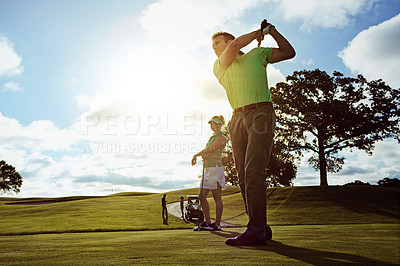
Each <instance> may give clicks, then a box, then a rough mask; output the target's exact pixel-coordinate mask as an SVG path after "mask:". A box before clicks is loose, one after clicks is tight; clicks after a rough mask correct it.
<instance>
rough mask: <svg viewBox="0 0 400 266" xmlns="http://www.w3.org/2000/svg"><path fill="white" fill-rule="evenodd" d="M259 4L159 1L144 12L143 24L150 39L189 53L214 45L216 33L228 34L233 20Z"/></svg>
mask: <svg viewBox="0 0 400 266" xmlns="http://www.w3.org/2000/svg"><path fill="white" fill-rule="evenodd" d="M258 3H260V1H259V0H220V1H214V0H204V1H197V0H160V1H158V2H156V3H153V4H150V5H149V6H148V7H147V8H146V10H144V11H143V17H142V18H141V20H140V23H141V25H142V27H143V28H144V29H145V30H147V31H148V34H149V36H150V37H151V38H154V39H156V40H160V41H162V42H164V43H166V44H168V45H169V46H170V47H173V48H176V49H180V50H186V51H188V50H189V51H190V50H195V49H196V48H198V47H200V46H203V45H211V39H210V38H211V35H212V34H213V33H214V32H216V31H219V30H221V29H222V28H224V29H225V30H229V28H232V26H233V25H234V24H235V22H234V19H236V18H237V17H239V16H240V15H241V14H243V12H244V11H246V10H247V9H249V8H252V7H255V6H256V5H257V4H258ZM220 27H222V28H220Z"/></svg>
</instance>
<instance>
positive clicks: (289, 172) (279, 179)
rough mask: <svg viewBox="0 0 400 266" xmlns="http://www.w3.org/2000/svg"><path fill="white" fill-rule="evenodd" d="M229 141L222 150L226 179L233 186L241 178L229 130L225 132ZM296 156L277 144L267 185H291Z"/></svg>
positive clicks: (269, 166) (294, 172) (273, 151)
mask: <svg viewBox="0 0 400 266" xmlns="http://www.w3.org/2000/svg"><path fill="white" fill-rule="evenodd" d="M223 133H224V135H225V137H227V138H228V142H227V144H226V147H225V149H224V151H223V152H222V157H221V160H222V165H223V166H224V169H225V180H226V182H227V183H228V184H231V185H233V186H238V185H239V178H238V174H237V171H236V167H235V162H234V159H233V151H232V146H231V144H230V140H229V139H230V138H229V134H228V132H226V131H224V132H223ZM294 160H295V157H294V156H293V155H292V154H290V153H289V152H288V151H287V150H285V147H284V146H282V145H279V144H275V145H274V146H273V149H272V154H271V158H270V163H269V165H268V167H267V168H266V171H267V180H266V182H267V185H268V186H269V187H278V186H281V185H282V186H290V185H292V180H293V179H295V178H296V172H297V167H296V166H295V164H294Z"/></svg>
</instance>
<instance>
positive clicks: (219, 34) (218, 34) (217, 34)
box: [211, 31, 235, 42]
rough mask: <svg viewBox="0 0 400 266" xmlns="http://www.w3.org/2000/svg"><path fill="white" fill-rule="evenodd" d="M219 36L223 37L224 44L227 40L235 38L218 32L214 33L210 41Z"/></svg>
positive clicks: (223, 32)
mask: <svg viewBox="0 0 400 266" xmlns="http://www.w3.org/2000/svg"><path fill="white" fill-rule="evenodd" d="M221 35H222V36H224V38H225V41H226V42H227V41H229V40H234V39H235V36H233V35H232V34H230V33H228V32H225V31H219V32H216V33H214V34H213V35H212V36H211V40H214V39H215V38H216V37H218V36H221Z"/></svg>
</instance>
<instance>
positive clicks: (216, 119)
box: [208, 117, 223, 125]
mask: <svg viewBox="0 0 400 266" xmlns="http://www.w3.org/2000/svg"><path fill="white" fill-rule="evenodd" d="M211 121H214V122H215V123H217V124H221V125H222V124H223V123H222V121H221V120H219V119H218V118H216V117H214V118H212V119H211V120H210V121H208V123H209V124H210V122H211Z"/></svg>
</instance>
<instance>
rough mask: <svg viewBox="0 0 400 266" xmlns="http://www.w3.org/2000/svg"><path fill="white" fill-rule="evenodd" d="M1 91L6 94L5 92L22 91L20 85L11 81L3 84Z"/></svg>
mask: <svg viewBox="0 0 400 266" xmlns="http://www.w3.org/2000/svg"><path fill="white" fill-rule="evenodd" d="M2 87H3V89H2V90H1V91H3V92H7V91H22V90H23V89H22V88H21V83H15V82H12V81H9V82H7V83H5V84H3V86H2Z"/></svg>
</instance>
